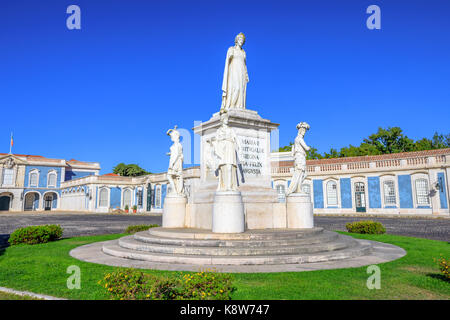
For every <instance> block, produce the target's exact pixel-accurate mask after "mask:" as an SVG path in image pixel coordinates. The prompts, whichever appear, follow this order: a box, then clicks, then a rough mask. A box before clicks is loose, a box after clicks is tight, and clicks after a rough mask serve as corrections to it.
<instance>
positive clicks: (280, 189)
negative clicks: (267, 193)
mask: <svg viewBox="0 0 450 320" xmlns="http://www.w3.org/2000/svg"><path fill="white" fill-rule="evenodd" d="M277 195H278V202H285V201H286V189H285V187H284V185H282V184H278V185H277Z"/></svg>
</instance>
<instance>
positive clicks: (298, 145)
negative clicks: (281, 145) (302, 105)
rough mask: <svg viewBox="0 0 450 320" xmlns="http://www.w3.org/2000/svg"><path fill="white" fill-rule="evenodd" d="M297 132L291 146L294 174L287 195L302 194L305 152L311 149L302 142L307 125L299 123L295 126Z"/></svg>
mask: <svg viewBox="0 0 450 320" xmlns="http://www.w3.org/2000/svg"><path fill="white" fill-rule="evenodd" d="M297 130H298V134H297V137H296V138H295V142H294V144H293V146H292V155H293V156H294V174H293V176H292V180H291V184H290V185H289V189H288V191H287V194H288V195H289V194H291V193H302V190H301V189H302V184H303V181H304V180H305V178H306V176H307V171H306V152H307V151H309V149H311V148H310V147H309V146H307V145H306V143H305V141H304V140H303V137H304V136H305V133H306V131H308V130H309V124H308V123H306V122H300V123H299V124H297Z"/></svg>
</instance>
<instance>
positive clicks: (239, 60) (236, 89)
mask: <svg viewBox="0 0 450 320" xmlns="http://www.w3.org/2000/svg"><path fill="white" fill-rule="evenodd" d="M244 43H245V36H244V34H243V33H242V32H241V33H239V34H238V35H237V36H236V38H235V39H234V46H233V47H230V48H229V49H228V51H227V58H226V60H225V71H224V73H223V82H222V106H221V108H220V110H221V111H224V110H228V109H233V108H235V109H245V100H246V95H247V82H248V81H249V79H248V73H247V65H246V54H245V51H244V49H242V46H243V45H244Z"/></svg>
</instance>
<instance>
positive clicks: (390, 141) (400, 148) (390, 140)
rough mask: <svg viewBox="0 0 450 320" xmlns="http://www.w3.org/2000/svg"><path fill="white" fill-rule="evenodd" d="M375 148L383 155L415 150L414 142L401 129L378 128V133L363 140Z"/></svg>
mask: <svg viewBox="0 0 450 320" xmlns="http://www.w3.org/2000/svg"><path fill="white" fill-rule="evenodd" d="M363 142H364V143H367V144H369V145H373V146H375V148H376V149H377V150H378V151H380V152H381V154H387V153H398V152H409V151H413V150H414V141H413V140H411V139H409V138H408V137H407V136H405V135H404V134H403V132H402V129H400V128H399V127H388V128H387V129H383V128H381V127H380V128H378V132H377V133H374V134H372V135H370V136H369V138H367V139H364V140H363Z"/></svg>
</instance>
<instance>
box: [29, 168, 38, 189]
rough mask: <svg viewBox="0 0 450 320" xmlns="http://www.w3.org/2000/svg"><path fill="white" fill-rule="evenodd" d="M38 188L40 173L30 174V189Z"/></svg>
mask: <svg viewBox="0 0 450 320" xmlns="http://www.w3.org/2000/svg"><path fill="white" fill-rule="evenodd" d="M37 186H38V173H37V172H36V171H34V172H31V173H30V187H37Z"/></svg>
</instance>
